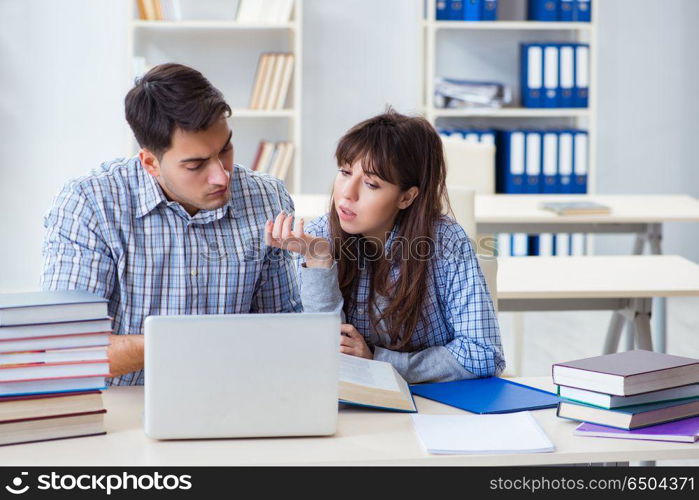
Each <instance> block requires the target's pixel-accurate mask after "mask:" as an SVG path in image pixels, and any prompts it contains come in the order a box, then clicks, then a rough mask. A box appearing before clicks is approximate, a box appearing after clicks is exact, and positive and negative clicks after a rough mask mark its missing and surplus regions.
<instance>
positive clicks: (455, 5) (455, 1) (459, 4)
mask: <svg viewBox="0 0 699 500" xmlns="http://www.w3.org/2000/svg"><path fill="white" fill-rule="evenodd" d="M466 1H467V0H448V2H447V9H448V10H449V14H448V18H447V19H449V20H450V21H463V19H464V2H466Z"/></svg>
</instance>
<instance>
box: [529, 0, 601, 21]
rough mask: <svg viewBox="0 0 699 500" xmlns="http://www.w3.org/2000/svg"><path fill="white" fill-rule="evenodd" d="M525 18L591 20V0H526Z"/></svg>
mask: <svg viewBox="0 0 699 500" xmlns="http://www.w3.org/2000/svg"><path fill="white" fill-rule="evenodd" d="M527 19H529V20H530V21H563V22H566V21H568V22H570V21H575V22H581V23H585V22H587V23H589V22H590V21H591V20H592V0H528V1H527Z"/></svg>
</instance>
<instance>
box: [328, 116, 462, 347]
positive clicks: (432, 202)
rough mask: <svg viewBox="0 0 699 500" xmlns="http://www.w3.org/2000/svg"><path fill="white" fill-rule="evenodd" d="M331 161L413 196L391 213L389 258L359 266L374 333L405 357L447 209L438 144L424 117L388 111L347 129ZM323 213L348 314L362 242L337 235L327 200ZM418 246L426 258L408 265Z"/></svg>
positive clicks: (336, 220) (337, 223) (335, 217)
mask: <svg viewBox="0 0 699 500" xmlns="http://www.w3.org/2000/svg"><path fill="white" fill-rule="evenodd" d="M335 158H336V159H337V164H338V166H345V165H354V164H355V163H356V162H358V161H360V162H361V167H362V169H363V170H364V172H365V173H367V174H373V175H375V176H377V177H379V178H380V179H383V180H384V181H386V182H389V183H391V184H395V185H397V186H398V187H399V188H400V189H401V191H405V190H408V189H410V188H411V187H413V186H415V187H417V188H418V190H419V192H418V195H417V197H416V198H415V200H414V201H413V203H412V204H411V205H410V206H409V207H408V208H406V209H404V210H401V211H400V212H399V213H398V216H397V220H396V222H397V223H398V230H397V233H396V234H395V236H394V243H393V245H392V247H391V248H390V249H387V250H388V251H389V252H390V254H389V255H382V257H381V258H378V259H373V260H372V261H371V262H364V263H363V264H365V265H367V266H368V269H369V271H370V286H369V299H368V302H369V304H370V305H369V307H368V308H367V310H368V312H369V317H370V320H371V324H372V326H373V328H374V331H376V332H377V333H388V335H389V336H390V338H391V345H390V346H388V347H389V348H391V349H394V350H406V349H407V346H408V344H409V342H410V339H411V337H412V335H413V333H414V331H415V328H416V326H417V324H418V322H419V321H420V319H421V317H422V311H423V303H424V299H425V296H426V288H427V283H428V275H429V272H430V264H431V262H430V261H431V259H430V258H429V256H431V255H434V239H433V238H434V226H435V223H436V222H437V221H438V219H439V218H440V217H441V216H442V215H443V214H444V213H445V208H448V207H449V200H448V198H447V193H446V184H445V181H446V165H445V162H444V153H443V151H442V141H441V139H440V137H439V135H438V134H437V131H436V130H435V129H434V127H432V125H430V123H429V122H428V121H427V120H425V119H424V118H421V117H410V116H405V115H401V114H399V113H397V112H396V111H394V110H392V109H391V108H389V109H388V110H387V111H386V112H385V113H384V114H381V115H378V116H375V117H374V118H370V119H368V120H366V121H363V122H361V123H359V124H358V125H355V126H354V127H352V128H351V129H350V130H349V131H348V132H347V133H346V134H345V135H344V136H343V137H342V138H341V139H340V142H339V143H338V145H337V149H336V151H335ZM333 197H334V196H333ZM329 213H330V236H331V241H332V242H333V243H334V245H333V251H334V258H335V259H336V260H337V261H338V277H339V282H340V289H341V291H342V295H343V297H344V299H345V304H346V306H345V307H346V308H348V307H349V305H350V304H352V303H353V297H354V295H355V293H356V290H357V284H358V276H359V272H360V265H362V259H361V258H360V255H359V254H360V253H361V251H360V245H362V244H363V243H366V241H362V239H358V238H356V237H355V236H353V235H350V234H348V233H346V232H345V231H343V230H342V227H341V226H340V220H339V217H338V215H337V211H336V210H335V208H334V200H331V202H330V210H329ZM396 243H398V244H396ZM424 244H427V246H428V250H429V251H428V252H424V253H423V251H420V253H421V254H422V256H423V258H415V249H416V248H415V245H424ZM411 250H412V254H411ZM393 266H397V267H398V276H397V278H396V279H395V280H391V268H392V267H393ZM377 292H378V293H379V294H381V295H383V296H384V297H387V298H388V305H387V307H386V308H385V309H383V311H382V312H381V313H380V315H379V316H378V317H377V316H376V315H375V312H374V307H373V306H372V305H373V304H374V300H375V296H376V293H377ZM347 312H348V309H346V310H345V313H347ZM382 325H383V327H382Z"/></svg>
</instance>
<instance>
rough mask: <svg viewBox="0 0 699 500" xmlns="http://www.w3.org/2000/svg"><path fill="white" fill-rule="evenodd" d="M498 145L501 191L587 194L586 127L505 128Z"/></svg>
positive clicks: (497, 181)
mask: <svg viewBox="0 0 699 500" xmlns="http://www.w3.org/2000/svg"><path fill="white" fill-rule="evenodd" d="M496 148H497V149H496V163H497V166H496V169H495V171H496V178H495V185H496V190H497V192H498V193H506V194H536V193H545V194H556V193H561V194H584V193H587V172H588V133H587V131H586V130H578V129H563V130H521V129H514V130H503V131H500V132H498V135H497V142H496Z"/></svg>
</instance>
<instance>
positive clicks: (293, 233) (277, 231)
mask: <svg viewBox="0 0 699 500" xmlns="http://www.w3.org/2000/svg"><path fill="white" fill-rule="evenodd" d="M293 222H294V216H293V215H289V214H287V213H285V212H280V213H279V215H277V218H276V219H275V220H274V221H267V224H266V225H265V243H266V244H267V245H269V246H272V247H277V248H281V249H282V250H288V251H290V252H295V253H298V254H301V255H303V256H304V257H305V258H306V267H326V268H330V267H332V263H333V258H332V254H331V253H330V242H329V241H328V240H326V239H325V238H320V237H317V236H312V235H310V234H306V233H304V232H303V219H299V220H298V221H297V222H296V227H295V228H293V229H292V224H293Z"/></svg>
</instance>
